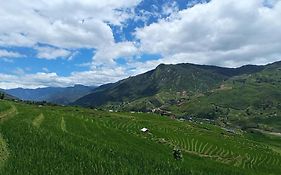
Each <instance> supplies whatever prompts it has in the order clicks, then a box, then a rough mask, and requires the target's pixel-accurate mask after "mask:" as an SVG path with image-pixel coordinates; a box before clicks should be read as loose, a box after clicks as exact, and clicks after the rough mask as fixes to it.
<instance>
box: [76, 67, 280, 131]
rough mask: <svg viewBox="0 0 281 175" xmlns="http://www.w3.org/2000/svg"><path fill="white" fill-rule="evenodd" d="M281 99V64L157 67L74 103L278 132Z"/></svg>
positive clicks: (106, 86) (97, 90) (104, 87)
mask: <svg viewBox="0 0 281 175" xmlns="http://www.w3.org/2000/svg"><path fill="white" fill-rule="evenodd" d="M280 99H281V62H275V63H272V64H268V65H262V66H257V65H245V66H242V67H238V68H224V67H217V66H208V65H195V64H177V65H164V64H161V65H159V66H158V67H157V68H156V69H154V70H151V71H149V72H146V73H144V74H141V75H137V76H134V77H129V78H127V79H124V80H121V81H118V82H116V83H112V84H107V85H104V86H101V87H98V88H96V89H95V90H94V91H93V92H92V93H90V94H88V95H86V96H84V97H82V98H80V99H78V100H77V101H75V102H74V103H72V104H73V105H79V106H84V107H99V108H103V109H108V110H118V111H119V110H121V111H140V112H156V113H160V114H165V115H170V116H175V117H181V118H186V119H187V118H197V119H208V120H211V121H213V122H216V123H218V124H220V125H230V126H237V127H240V128H244V129H249V128H258V129H262V130H268V131H281V127H280V126H281V101H280Z"/></svg>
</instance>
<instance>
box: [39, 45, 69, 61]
mask: <svg viewBox="0 0 281 175" xmlns="http://www.w3.org/2000/svg"><path fill="white" fill-rule="evenodd" d="M36 50H37V52H38V53H37V58H41V59H47V60H52V59H56V58H67V57H70V55H71V51H69V50H66V49H59V48H54V47H36Z"/></svg>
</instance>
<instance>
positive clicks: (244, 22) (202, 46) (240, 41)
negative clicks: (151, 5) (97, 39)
mask: <svg viewBox="0 0 281 175" xmlns="http://www.w3.org/2000/svg"><path fill="white" fill-rule="evenodd" d="M273 5H274V6H273V7H272V8H268V7H266V6H264V1H263V0H247V1H236V0H212V1H211V2H209V3H205V4H197V5H195V6H194V7H192V8H189V9H185V10H182V11H179V12H175V14H173V15H172V18H167V19H162V20H160V21H159V22H158V23H154V24H151V25H149V26H146V27H144V28H140V29H138V30H137V32H136V37H137V38H138V39H140V41H141V49H142V51H144V52H150V53H158V54H162V55H163V57H164V59H163V60H162V61H163V62H169V63H178V62H193V63H201V64H215V65H224V66H231V67H233V66H239V65H242V64H247V63H253V64H264V63H268V62H272V61H276V60H278V59H280V57H281V44H280V40H281V32H280V28H281V20H279V19H281V1H278V2H275V3H273Z"/></svg>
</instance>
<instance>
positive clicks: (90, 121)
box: [0, 101, 281, 175]
mask: <svg viewBox="0 0 281 175" xmlns="http://www.w3.org/2000/svg"><path fill="white" fill-rule="evenodd" d="M143 127H147V128H149V130H150V132H149V133H141V132H140V129H141V128H143ZM280 145H281V139H280V138H278V137H273V136H270V137H269V136H267V135H257V134H255V135H253V134H249V133H240V134H235V133H230V132H227V131H225V130H223V129H221V128H218V127H216V126H213V125H210V124H205V123H202V124H200V123H193V122H188V121H185V122H181V121H177V120H171V119H168V118H165V117H161V116H157V115H154V114H144V113H141V114H137V113H136V114H131V113H114V112H113V113H109V112H103V111H96V110H91V109H83V108H75V107H54V106H43V107H40V106H36V105H28V104H23V103H14V102H9V101H0V174H3V175H9V174H21V175H22V174H60V175H62V174H66V175H69V174H99V175H101V174H161V175H162V174H177V175H180V174H247V175H248V174H280V172H281V153H280V152H281V151H280V150H281V146H280ZM174 147H177V148H179V149H180V150H181V153H182V155H183V159H182V160H175V159H174V157H173V149H174Z"/></svg>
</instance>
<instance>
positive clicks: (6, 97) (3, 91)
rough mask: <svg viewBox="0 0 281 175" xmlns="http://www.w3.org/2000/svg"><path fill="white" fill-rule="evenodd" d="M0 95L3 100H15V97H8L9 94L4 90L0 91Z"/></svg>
mask: <svg viewBox="0 0 281 175" xmlns="http://www.w3.org/2000/svg"><path fill="white" fill-rule="evenodd" d="M0 94H4V98H5V99H17V98H16V97H14V96H12V95H10V94H7V92H5V90H4V89H0Z"/></svg>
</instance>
